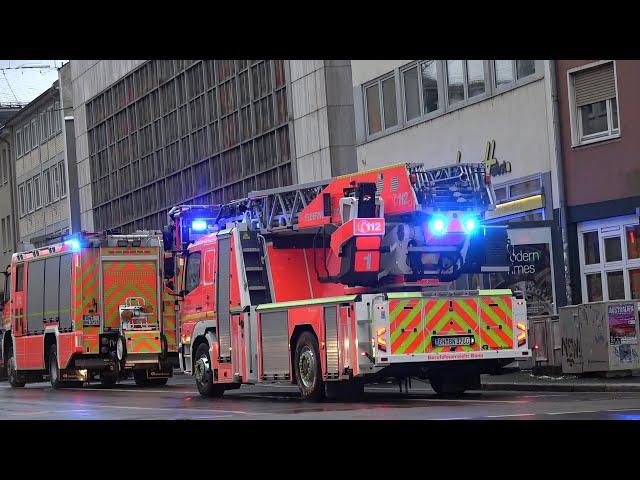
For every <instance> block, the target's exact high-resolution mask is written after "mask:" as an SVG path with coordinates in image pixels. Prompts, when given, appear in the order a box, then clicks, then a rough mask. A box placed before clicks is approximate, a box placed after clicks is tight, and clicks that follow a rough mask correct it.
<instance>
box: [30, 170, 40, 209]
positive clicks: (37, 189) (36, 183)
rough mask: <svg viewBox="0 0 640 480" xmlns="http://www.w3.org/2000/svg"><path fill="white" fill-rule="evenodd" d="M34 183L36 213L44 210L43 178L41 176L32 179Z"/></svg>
mask: <svg viewBox="0 0 640 480" xmlns="http://www.w3.org/2000/svg"><path fill="white" fill-rule="evenodd" d="M32 181H33V206H34V211H35V210H39V209H40V208H42V178H41V177H40V174H38V175H35V176H34V177H33V178H32Z"/></svg>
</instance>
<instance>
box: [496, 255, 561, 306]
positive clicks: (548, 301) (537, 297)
mask: <svg viewBox="0 0 640 480" xmlns="http://www.w3.org/2000/svg"><path fill="white" fill-rule="evenodd" d="M509 260H510V262H511V270H510V272H509V273H508V274H503V273H494V274H491V276H492V277H493V278H492V280H491V286H492V288H510V289H511V290H519V291H521V292H524V296H525V300H526V301H527V315H528V316H538V315H551V314H553V313H554V312H553V286H552V280H551V260H550V248H549V244H548V243H536V244H530V245H512V246H511V247H510V256H509Z"/></svg>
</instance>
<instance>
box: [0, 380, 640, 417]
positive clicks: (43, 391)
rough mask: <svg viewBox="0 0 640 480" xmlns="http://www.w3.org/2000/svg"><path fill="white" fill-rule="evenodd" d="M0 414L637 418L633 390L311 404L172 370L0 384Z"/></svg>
mask: <svg viewBox="0 0 640 480" xmlns="http://www.w3.org/2000/svg"><path fill="white" fill-rule="evenodd" d="M0 419H11V420H18V419H28V420H37V419H42V420H52V419H56V420H69V419H73V420H83V419H92V420H128V419H144V420H151V419H162V420H166V419H209V420H233V419H244V420H249V419H251V420H263V419H267V420H300V419H305V420H307V419H311V420H327V419H330V420H339V419H348V420H375V419H387V420H392V419H393V420H396V419H403V420H458V419H477V420H480V419H484V420H495V419H501V420H537V419H542V420H554V419H555V420H558V419H581V420H582V419H607V420H629V419H640V393H622V392H621V393H617V392H597V393H595V392H594V393H592V392H566V393H551V392H549V393H546V392H506V391H505V392H501V391H483V392H469V393H466V394H465V395H463V396H462V397H461V398H455V399H454V398H438V397H437V396H436V395H435V394H434V392H433V391H432V390H431V389H430V388H429V387H428V384H424V383H422V382H416V381H414V382H413V388H412V389H411V391H410V393H409V394H408V395H407V394H405V393H402V394H400V393H399V392H398V387H397V386H392V385H376V386H371V387H367V389H366V394H365V399H364V400H363V401H361V402H329V401H325V402H321V403H313V402H308V401H304V400H302V399H301V398H300V396H299V394H298V392H297V388H296V387H294V386H288V385H256V386H243V387H242V388H241V389H239V390H234V391H230V392H226V393H225V396H224V398H222V399H208V398H202V397H200V395H199V394H198V392H197V390H196V389H195V385H194V383H193V381H192V379H191V378H190V377H186V376H184V375H176V376H175V377H174V378H172V379H170V380H169V383H168V384H167V386H165V387H153V388H138V387H136V386H135V384H133V382H129V381H127V382H124V383H121V384H118V385H116V386H115V387H113V388H102V387H101V386H100V385H99V384H98V385H91V386H86V387H83V388H73V389H64V390H53V389H52V388H51V386H50V385H49V384H48V383H36V384H30V385H27V387H25V388H20V389H12V388H11V387H10V386H9V384H8V383H7V382H1V383H0Z"/></svg>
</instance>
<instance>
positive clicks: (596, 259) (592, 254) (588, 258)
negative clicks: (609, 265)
mask: <svg viewBox="0 0 640 480" xmlns="http://www.w3.org/2000/svg"><path fill="white" fill-rule="evenodd" d="M582 238H583V240H584V258H585V262H584V263H585V264H586V265H592V264H596V263H600V245H599V243H598V232H597V231H596V232H586V233H584V234H583V235H582Z"/></svg>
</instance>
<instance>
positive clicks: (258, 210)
mask: <svg viewBox="0 0 640 480" xmlns="http://www.w3.org/2000/svg"><path fill="white" fill-rule="evenodd" d="M392 168H397V166H395V167H388V170H391V169H392ZM405 168H406V170H405V174H406V175H407V177H408V179H409V181H410V184H411V187H412V188H413V191H414V193H415V198H416V200H417V205H416V206H415V207H416V210H420V211H423V212H425V213H433V212H436V211H447V210H448V211H455V210H474V211H476V212H484V211H487V210H493V209H494V208H495V203H496V200H495V194H494V192H493V188H492V187H491V182H490V177H489V176H488V175H487V174H486V170H485V166H484V164H483V163H459V164H455V165H449V166H444V167H437V168H425V166H424V165H422V164H415V163H414V164H405ZM385 170H386V169H379V170H377V171H373V172H358V173H354V174H352V175H346V176H343V177H338V178H336V179H328V180H322V181H318V182H311V183H306V184H301V185H293V186H290V187H281V188H274V189H270V190H261V191H255V192H251V193H249V195H248V196H247V198H245V199H241V200H235V201H233V202H229V203H227V204H225V205H223V206H222V207H221V209H220V213H219V215H218V220H220V221H221V223H222V221H230V220H242V221H245V222H247V223H249V224H250V227H249V228H252V229H254V228H257V229H264V230H267V231H269V232H277V231H279V230H286V229H294V230H295V229H297V228H298V224H299V216H300V214H301V213H302V212H303V211H304V210H305V209H306V208H307V207H308V206H309V204H310V203H311V202H312V201H313V200H315V199H316V198H317V197H318V196H319V195H323V202H322V203H323V212H322V214H323V216H325V217H331V216H332V215H333V214H334V212H333V211H332V199H331V198H330V194H329V193H326V191H325V189H327V188H326V187H328V186H330V185H331V184H332V183H333V182H336V183H338V182H340V183H344V184H345V187H347V186H349V185H350V183H354V182H358V180H359V178H364V177H365V176H367V175H370V174H372V173H374V172H375V174H376V181H375V183H376V187H377V188H376V195H378V196H380V197H382V198H383V200H384V202H385V204H389V205H391V204H393V203H394V202H397V201H398V199H397V198H394V193H395V194H396V196H397V193H396V192H398V191H399V187H398V185H399V183H400V178H399V176H397V175H396V176H392V175H387V176H385V173H386V172H385ZM327 190H328V189H327ZM339 194H340V195H342V194H343V192H339ZM402 201H405V200H404V199H402ZM221 227H223V225H221Z"/></svg>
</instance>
